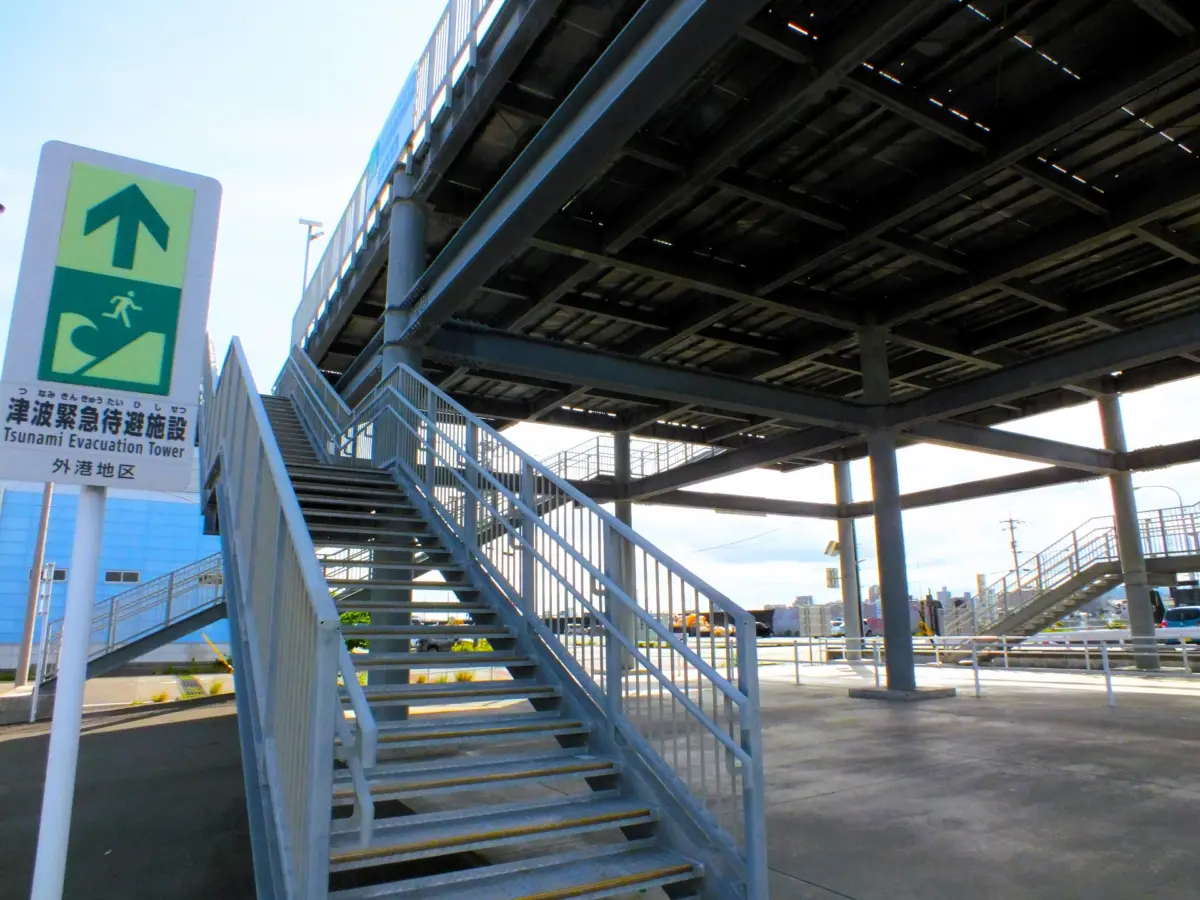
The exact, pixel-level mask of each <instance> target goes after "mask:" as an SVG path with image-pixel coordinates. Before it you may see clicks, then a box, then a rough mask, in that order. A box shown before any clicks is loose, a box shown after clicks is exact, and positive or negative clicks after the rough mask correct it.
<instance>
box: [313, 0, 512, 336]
mask: <svg viewBox="0 0 1200 900" xmlns="http://www.w3.org/2000/svg"><path fill="white" fill-rule="evenodd" d="M511 2H512V0H450V2H449V3H448V4H447V5H446V8H445V10H444V11H443V12H442V15H441V18H439V19H438V24H437V26H436V27H435V28H434V31H433V36H432V37H431V38H430V39H429V43H428V44H427V45H426V47H425V51H424V52H423V53H422V54H421V56H420V57H419V58H418V60H417V64H416V65H415V66H414V67H413V71H412V73H411V74H410V75H409V76H408V79H407V80H406V81H405V83H404V86H403V87H402V88H401V90H400V94H399V98H398V99H397V101H396V105H395V106H394V107H393V108H392V111H391V114H390V115H389V117H388V120H387V122H385V124H384V129H383V133H382V134H381V135H380V137H379V140H378V141H377V142H376V144H375V147H374V148H373V150H372V153H371V158H370V160H369V162H368V163H367V167H366V169H365V170H364V171H363V174H362V176H361V177H360V178H359V180H358V183H357V184H356V185H355V188H354V192H353V194H351V196H350V202H349V203H347V204H346V209H345V211H344V212H343V213H342V217H341V219H340V220H339V221H338V224H337V227H335V228H334V229H333V231H332V232H331V233H330V236H329V242H328V243H327V244H326V246H325V252H324V253H322V254H321V259H320V260H319V261H318V262H317V266H316V268H315V269H314V270H313V274H312V276H311V277H310V279H309V282H308V286H307V287H306V288H305V289H304V296H303V297H302V298H301V301H300V306H299V307H298V308H297V310H296V313H295V316H294V317H293V318H292V344H293V345H301V344H303V343H304V341H306V340H307V339H308V338H309V336H311V335H312V333H313V331H314V330H315V329H316V327H317V324H318V322H319V321H320V319H321V317H322V316H323V315H324V314H325V312H326V309H327V307H328V304H329V302H330V301H331V300H332V299H333V298H334V296H335V295H336V294H337V292H338V288H339V286H340V285H341V282H342V279H343V278H345V277H346V275H347V274H349V273H350V272H351V271H352V270H353V269H354V257H355V255H356V254H358V253H359V251H361V250H362V248H363V245H364V243H365V241H366V238H367V237H368V236H369V235H370V234H371V232H373V231H374V230H375V227H376V225H378V223H379V220H380V217H381V216H382V214H383V212H384V210H386V208H387V203H388V201H389V200H390V199H391V175H392V172H393V170H394V169H395V167H396V166H397V165H398V164H400V165H408V164H409V162H410V160H412V159H413V158H416V157H419V156H420V155H421V154H422V153H424V152H425V151H426V150H427V149H428V147H429V142H430V136H431V133H432V131H433V129H434V128H435V126H437V125H438V124H439V123H440V122H441V120H442V119H443V117H444V116H445V115H446V113H447V112H449V110H450V108H451V106H452V104H453V102H454V88H455V87H456V86H457V85H458V84H459V83H460V82H461V81H462V78H463V76H464V75H466V74H467V73H468V72H469V71H471V69H473V68H474V67H475V64H476V59H477V57H478V54H479V51H480V48H481V47H482V46H483V45H485V44H486V42H487V41H488V39H489V37H490V36H491V35H492V32H493V26H494V25H495V24H496V21H497V20H498V19H499V17H500V14H501V13H502V12H503V11H504V9H505V7H506V6H508V5H509V4H510V3H511Z"/></svg>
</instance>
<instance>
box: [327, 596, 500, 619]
mask: <svg viewBox="0 0 1200 900" xmlns="http://www.w3.org/2000/svg"><path fill="white" fill-rule="evenodd" d="M334 604H335V605H336V606H337V608H338V609H339V610H353V611H354V612H378V613H414V614H416V615H421V614H422V613H450V614H454V613H461V614H464V615H469V616H492V615H495V614H496V611H495V610H494V609H492V608H491V607H490V606H485V605H482V604H468V603H456V602H454V601H453V600H447V601H445V602H439V603H421V602H420V601H417V600H413V601H407V600H359V601H354V600H352V599H350V598H347V597H337V598H335V599H334Z"/></svg>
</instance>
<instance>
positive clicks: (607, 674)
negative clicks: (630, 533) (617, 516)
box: [603, 524, 700, 732]
mask: <svg viewBox="0 0 1200 900" xmlns="http://www.w3.org/2000/svg"><path fill="white" fill-rule="evenodd" d="M603 537H604V560H605V562H606V565H605V568H606V569H607V570H608V575H609V578H610V579H611V580H612V581H613V582H614V583H616V584H622V583H623V581H622V578H621V567H622V563H623V561H624V560H623V556H622V554H621V549H620V548H621V545H620V541H621V536H620V535H619V534H617V533H616V532H614V531H613V528H612V526H611V525H608V524H605V525H604V535H603ZM618 602H619V601H617V600H614V599H613V597H612V592H611V591H609V590H606V591H605V592H604V612H605V614H606V615H607V616H608V622H609V625H608V629H607V631H606V632H605V635H604V696H605V700H606V701H607V705H608V727H609V730H610V732H611V731H612V729H613V728H614V727H615V723H616V721H617V716H619V715H621V712H622V710H623V708H624V690H625V658H626V654H625V650H624V648H623V647H622V646H621V642H620V641H618V640H617V639H616V635H617V634H619V633H620V631H621V629H620V625H619V624H618V622H619V620H620V616H619V615H618V610H617V603H618ZM685 627H686V621H685ZM699 627H700V626H699V620H698V619H697V624H696V629H697V630H696V633H697V634H699V633H700V632H699Z"/></svg>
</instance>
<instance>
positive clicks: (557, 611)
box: [279, 348, 766, 897]
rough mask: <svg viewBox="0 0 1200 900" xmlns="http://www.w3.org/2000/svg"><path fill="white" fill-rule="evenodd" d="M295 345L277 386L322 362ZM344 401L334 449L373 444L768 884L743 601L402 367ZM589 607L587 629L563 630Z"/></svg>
mask: <svg viewBox="0 0 1200 900" xmlns="http://www.w3.org/2000/svg"><path fill="white" fill-rule="evenodd" d="M303 356H304V354H303V351H301V350H299V349H298V348H296V349H293V352H292V356H291V359H289V362H288V364H287V367H286V368H288V369H290V371H289V372H286V373H285V374H284V375H283V376H281V378H280V382H279V383H280V385H281V387H282V388H283V389H284V393H285V394H287V395H290V396H300V397H305V396H311V392H309V393H307V394H306V393H305V392H304V391H303V390H302V389H301V387H300V385H299V382H302V381H305V380H308V379H311V378H314V377H315V376H316V375H318V374H319V373H318V372H316V370H315V367H313V366H312V364H311V361H310V360H306V359H304V358H302V357H303ZM321 380H322V381H323V380H324V379H323V377H322V379H321ZM310 388H311V389H312V391H316V392H320V393H323V391H321V389H320V383H319V382H318V383H317V384H316V385H315V386H313V385H310ZM298 408H299V407H298ZM346 410H347V408H346V407H345V404H344V403H340V402H339V404H338V405H336V406H335V408H334V409H333V410H331V411H332V412H333V414H334V416H335V417H336V418H338V419H339V420H340V422H339V425H340V427H341V432H340V435H339V437H338V440H337V443H336V447H335V456H336V457H337V458H339V459H346V460H349V459H362V458H364V457H370V458H373V459H374V460H375V464H376V465H378V466H385V467H390V468H391V469H392V471H393V472H395V473H396V475H397V477H398V478H399V479H400V480H402V481H403V482H405V483H406V484H408V485H409V489H410V490H411V491H413V492H414V497H419V498H421V500H422V502H424V503H427V504H428V506H429V508H430V509H431V510H432V511H433V513H434V514H435V515H436V516H437V517H439V518H440V519H441V520H442V521H443V523H444V525H445V526H446V527H447V528H448V529H450V530H451V532H452V533H454V534H455V535H456V536H457V538H458V539H459V540H460V541H461V542H462V544H463V546H464V547H465V548H466V549H467V551H468V552H469V553H470V554H471V556H472V557H473V559H474V560H475V561H476V563H478V565H479V566H480V567H481V568H482V570H483V572H484V573H485V575H486V576H487V577H488V578H489V579H490V580H491V581H492V582H493V584H495V586H496V587H497V589H498V590H499V592H500V594H501V596H503V597H504V598H506V599H507V601H508V603H509V604H510V605H511V607H512V609H513V611H514V612H515V613H516V614H519V615H521V616H523V617H525V618H526V619H527V620H528V624H529V628H530V630H531V631H532V632H534V633H535V634H536V635H537V636H538V637H539V639H540V640H541V642H542V643H544V644H545V645H546V646H547V647H548V649H549V650H550V652H552V653H553V654H554V655H555V656H556V657H557V658H558V659H559V660H560V661H561V662H562V664H563V665H564V666H566V668H567V670H568V672H570V673H571V677H572V678H573V679H574V680H575V681H576V682H577V683H579V684H580V685H581V686H582V687H583V688H584V690H585V691H586V692H587V693H588V695H589V696H590V697H592V700H593V702H594V703H596V705H597V709H598V710H599V712H600V714H602V715H603V716H605V717H606V719H607V721H608V722H609V724H610V727H611V728H612V729H614V730H615V731H618V732H620V733H621V734H622V735H623V736H624V737H625V743H626V744H627V746H629V747H630V748H632V752H636V753H638V754H639V755H640V756H641V757H642V758H644V759H646V760H647V764H648V765H650V766H651V768H652V769H653V770H654V771H656V772H658V773H659V774H660V778H661V779H662V780H663V783H664V785H665V786H666V788H667V789H668V790H670V791H672V792H673V794H674V795H675V796H676V797H677V798H678V799H679V800H680V801H681V802H683V803H684V804H685V805H686V806H688V807H690V808H692V809H693V810H694V811H695V812H696V815H697V819H698V820H703V821H705V822H709V823H710V825H711V826H712V830H711V831H710V835H711V836H712V838H713V839H714V840H719V841H721V842H723V843H725V844H727V845H728V846H730V847H731V848H732V849H733V850H734V851H735V852H736V853H737V854H738V855H739V859H740V860H741V864H742V865H744V866H745V871H746V878H747V881H748V883H749V884H750V885H751V886H752V890H757V885H759V884H760V883H761V884H765V877H766V862H765V850H764V846H765V844H764V841H763V839H762V829H763V826H762V824H761V823H762V821H763V802H764V800H763V787H762V749H761V747H762V738H761V723H760V721H759V709H758V707H759V700H758V672H757V648H756V629H757V625H756V623H755V620H754V618H753V616H751V615H750V614H749V613H748V612H746V611H745V610H743V609H742V608H741V607H739V606H737V605H736V604H734V603H733V602H732V601H731V600H729V599H728V598H727V597H725V596H724V595H723V594H720V593H719V592H718V591H716V590H715V589H713V588H712V587H710V586H709V585H707V584H706V583H705V582H703V581H702V580H700V579H699V578H697V577H696V576H695V575H693V574H692V573H690V572H689V571H687V569H685V568H684V567H683V566H681V565H679V563H677V562H676V561H674V560H672V559H670V558H669V557H667V556H666V555H665V554H664V553H662V551H661V550H659V549H658V548H657V547H655V546H653V545H652V544H650V543H649V542H648V541H646V540H645V539H644V538H643V537H641V536H640V535H638V534H637V533H636V532H634V531H633V530H632V529H631V528H629V527H628V526H626V525H625V524H624V523H622V522H621V521H620V520H619V519H617V518H616V517H615V516H613V515H612V514H611V513H609V512H607V511H606V510H604V509H603V508H602V507H601V506H599V505H598V504H597V503H595V502H594V501H593V500H591V498H589V497H587V496H586V495H584V494H583V493H582V492H580V491H578V490H576V489H575V488H574V487H573V486H572V485H571V484H570V483H569V482H568V481H567V480H566V479H565V478H563V477H562V476H561V475H560V474H559V473H557V472H555V471H553V470H552V468H550V467H549V466H547V465H545V464H544V463H541V462H539V461H537V460H535V459H533V458H532V457H530V456H528V455H527V454H525V453H524V452H523V451H521V450H520V448H518V447H517V446H516V445H514V444H512V443H511V442H510V441H508V440H507V439H505V438H504V437H503V436H502V435H500V434H499V433H498V432H496V431H495V430H493V429H492V428H490V427H489V426H487V425H486V424H485V423H484V422H483V421H482V420H480V419H479V418H478V417H477V416H474V415H473V414H472V413H470V412H469V411H468V410H466V409H465V408H464V407H462V406H461V405H460V404H458V403H456V402H455V401H454V400H453V399H451V398H450V397H449V396H447V395H446V394H445V393H443V392H442V391H440V390H438V389H437V388H436V387H435V386H433V385H432V384H430V383H429V382H428V381H426V380H425V379H424V378H422V377H421V376H420V375H419V374H418V373H416V372H415V371H413V370H412V369H410V368H408V367H406V366H401V367H400V368H398V369H396V370H394V371H393V372H392V373H391V374H390V375H389V376H388V378H387V379H386V380H385V381H383V382H381V383H380V384H379V385H377V386H376V387H375V388H374V389H373V390H372V391H371V392H370V394H369V395H368V396H367V397H366V398H365V399H364V400H363V401H361V402H360V403H359V404H358V406H356V407H355V409H354V411H353V413H352V414H351V415H349V416H346V415H345V412H346ZM368 445H369V450H368V449H367V447H368ZM481 535H487V536H490V539H488V537H481ZM584 621H586V622H588V623H590V624H591V626H592V628H591V631H592V632H593V635H592V636H591V637H589V638H587V639H586V640H579V639H577V638H576V637H575V636H574V635H572V634H568V633H567V632H568V630H569V629H568V625H569V623H571V622H584ZM596 632H598V634H597V633H596ZM680 741H683V744H681V743H680ZM685 746H686V750H687V752H686V753H685V752H684V749H683V748H684V747H685ZM750 896H754V897H758V896H765V888H764V889H763V892H762V893H753V892H752V893H751V894H750Z"/></svg>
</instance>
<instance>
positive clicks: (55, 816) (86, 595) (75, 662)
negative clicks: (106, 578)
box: [31, 485, 107, 900]
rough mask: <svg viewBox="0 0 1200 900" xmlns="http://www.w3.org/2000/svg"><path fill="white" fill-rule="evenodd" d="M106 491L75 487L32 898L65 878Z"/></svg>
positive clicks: (43, 898) (48, 898)
mask: <svg viewBox="0 0 1200 900" xmlns="http://www.w3.org/2000/svg"><path fill="white" fill-rule="evenodd" d="M106 494H107V492H106V491H105V489H104V488H102V487H93V486H91V485H88V486H85V487H83V488H82V489H81V490H80V492H79V507H78V512H77V513H76V518H75V543H74V547H73V549H72V551H71V568H72V569H73V570H74V571H73V572H72V573H71V580H70V582H69V583H68V585H67V609H66V615H65V617H64V619H63V632H62V649H61V650H60V651H59V656H58V684H57V685H56V687H55V698H54V720H53V722H52V724H51V726H50V751H49V754H48V755H47V759H46V781H45V787H44V789H43V793H42V816H41V820H40V822H39V826H38V846H37V858H36V861H35V862H34V869H33V890H32V892H31V896H32V897H35V898H37V900H56V898H59V897H61V896H62V892H63V882H64V880H65V877H66V870H67V843H68V840H69V837H70V831H71V805H72V803H73V802H74V799H75V769H76V763H77V762H78V759H79V728H80V723H81V721H82V718H83V689H84V683H85V681H86V680H87V660H88V641H89V640H90V637H91V625H92V607H93V605H94V604H95V600H96V575H97V573H98V570H99V567H100V542H101V538H102V537H103V533H104V504H105V499H106Z"/></svg>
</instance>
